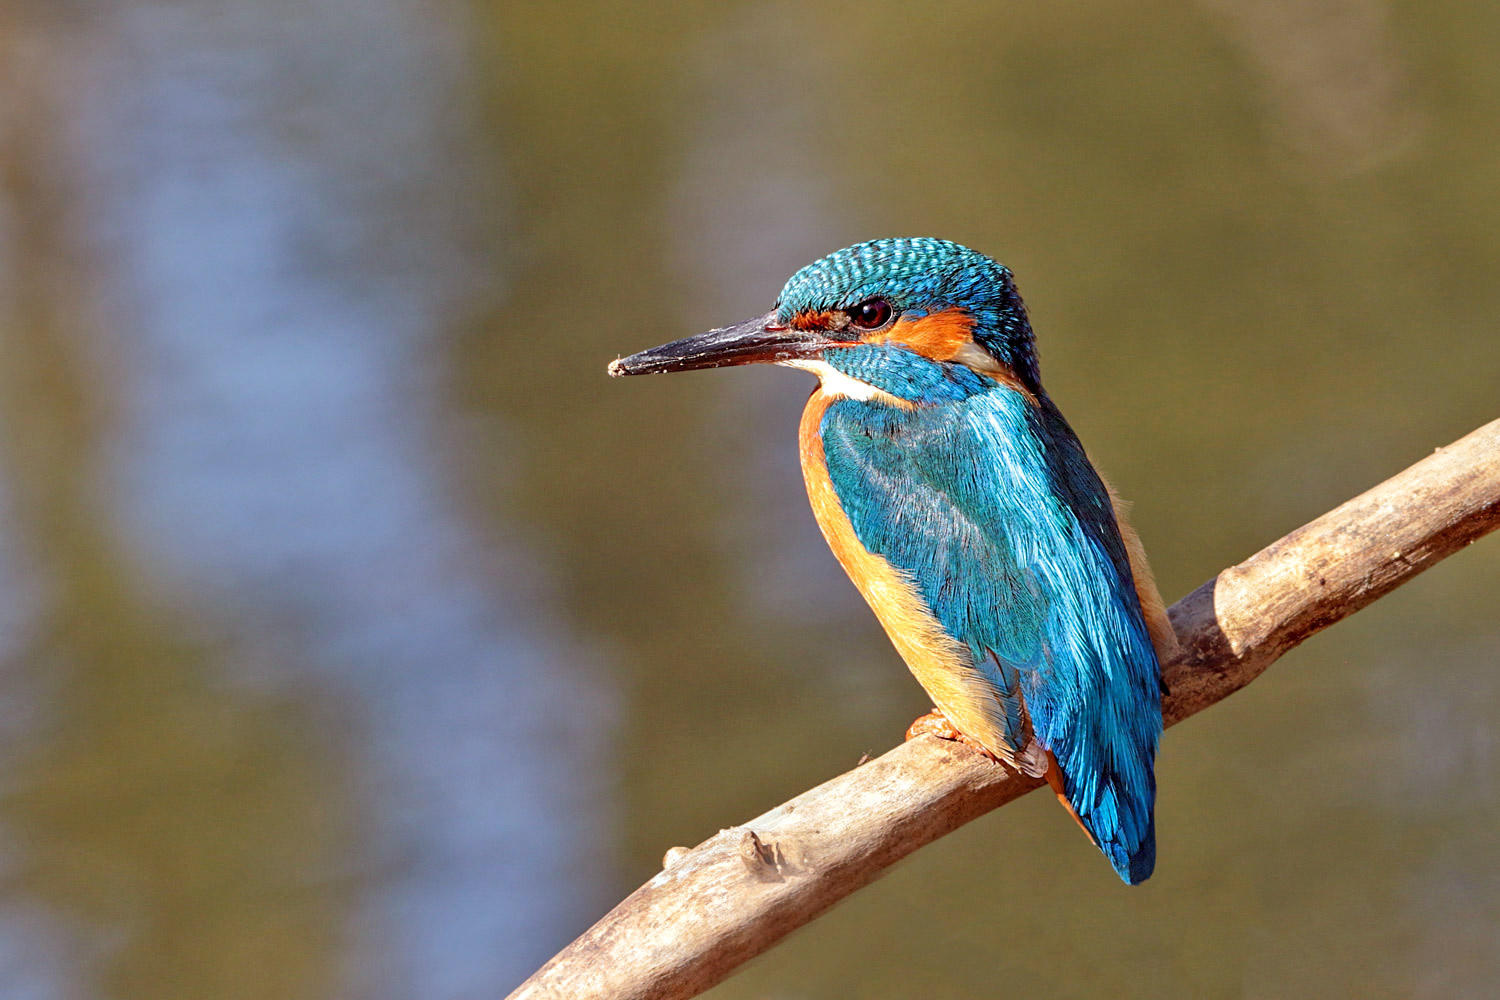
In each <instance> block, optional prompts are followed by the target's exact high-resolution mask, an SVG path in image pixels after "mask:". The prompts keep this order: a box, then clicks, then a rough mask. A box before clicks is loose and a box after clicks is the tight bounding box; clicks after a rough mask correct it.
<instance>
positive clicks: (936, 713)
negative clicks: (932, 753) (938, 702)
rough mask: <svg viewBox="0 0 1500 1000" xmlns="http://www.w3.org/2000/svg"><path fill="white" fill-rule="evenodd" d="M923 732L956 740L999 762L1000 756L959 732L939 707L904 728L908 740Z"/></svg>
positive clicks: (939, 737) (943, 738) (940, 737)
mask: <svg viewBox="0 0 1500 1000" xmlns="http://www.w3.org/2000/svg"><path fill="white" fill-rule="evenodd" d="M924 734H925V735H928V736H936V737H937V738H938V739H940V740H954V741H956V742H959V743H962V744H963V745H964V746H967V747H969V748H971V749H974V750H977V751H979V752H980V753H982V754H984V755H985V756H986V757H988V758H989V759H990V760H992V761H995V762H996V763H999V762H1000V758H999V757H996V756H995V755H994V754H992V753H990V752H989V751H988V750H986V749H985V747H984V744H982V743H980V742H979V741H978V740H976V739H974V738H973V737H972V736H965V735H964V734H963V733H962V732H960V731H959V729H958V727H957V726H955V725H954V724H953V722H952V720H950V719H949V718H948V717H947V716H946V715H944V714H943V710H942V709H940V708H934V709H933V710H932V711H930V712H928V713H927V714H926V715H924V716H922V717H921V718H919V719H917V720H916V721H914V722H913V723H912V724H911V725H910V726H908V727H907V728H906V738H907V739H908V740H914V739H916V738H917V737H918V736H922V735H924Z"/></svg>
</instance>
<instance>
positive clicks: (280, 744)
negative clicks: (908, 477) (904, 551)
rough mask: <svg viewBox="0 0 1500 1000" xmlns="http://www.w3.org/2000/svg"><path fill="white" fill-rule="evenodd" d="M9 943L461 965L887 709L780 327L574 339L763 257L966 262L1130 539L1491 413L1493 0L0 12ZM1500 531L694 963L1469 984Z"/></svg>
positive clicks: (1191, 560) (510, 942) (784, 783)
mask: <svg viewBox="0 0 1500 1000" xmlns="http://www.w3.org/2000/svg"><path fill="white" fill-rule="evenodd" d="M0 46H3V59H0V73H3V78H0V144H3V145H0V169H3V175H0V176H3V186H0V428H3V436H0V792H3V794H0V996H3V997H6V998H10V997H16V998H53V997H58V998H141V1000H145V998H151V1000H175V998H184V1000H186V998H195V1000H196V998H203V997H215V998H261V997H266V998H270V997H278V998H279V997H306V998H325V997H349V998H360V1000H364V998H371V1000H374V998H386V997H390V998H397V997H402V998H406V997H422V998H424V1000H449V998H452V1000H461V998H462V1000H469V998H481V997H499V996H502V995H504V993H505V992H507V991H508V989H509V988H510V987H513V986H514V985H515V984H516V983H518V982H519V981H520V979H521V978H523V977H524V976H525V975H526V974H528V973H529V972H530V971H531V970H532V969H533V968H535V967H536V966H537V965H538V964H540V963H541V962H542V961H543V960H545V959H546V958H547V957H548V956H549V955H551V954H552V953H553V952H554V951H556V950H557V949H558V948H559V947H561V946H562V945H563V944H564V943H565V942H566V941H568V940H569V939H570V938H571V937H572V936H574V935H575V934H577V933H578V932H579V931H581V930H582V929H583V928H584V927H586V926H587V925H588V924H589V923H591V922H592V921H593V920H594V919H595V918H596V917H597V916H598V915H600V914H601V913H603V912H604V910H605V909H606V908H607V907H608V906H609V905H611V904H612V903H613V902H615V901H616V900H618V899H619V898H620V897H621V896H623V895H624V894H625V893H626V892H627V891H628V890H629V889H630V888H632V887H633V886H635V885H636V884H638V883H639V882H641V881H643V880H644V879H646V878H648V877H649V876H650V875H651V874H652V873H653V872H654V871H655V870H656V869H657V866H658V865H659V861H660V858H661V856H662V853H663V852H664V851H665V849H666V848H668V847H671V846H673V845H676V844H693V843H696V842H698V841H699V840H702V839H703V838H705V837H707V836H709V835H711V834H713V833H714V832H715V831H717V830H718V829H719V828H720V827H723V826H728V825H731V824H734V823H737V822H741V821H743V820H745V819H747V818H749V817H751V816H753V815H755V814H756V813H758V812H760V811H762V810H764V809H766V808H768V807H770V806H771V805H774V804H775V803H777V802H780V801H782V800H783V799H785V798H788V797H790V796H791V795H793V794H795V793H797V792H800V791H802V790H803V789H805V788H807V787H809V786H811V785H812V784H814V783H816V782H818V781H820V780H823V779H825V778H827V777H830V776H832V775H834V774H836V773H838V772H840V771H842V770H845V769H847V768H848V767H850V766H851V765H853V764H854V762H855V761H856V760H857V759H858V758H859V756H860V755H861V753H864V752H870V753H878V752H880V751H882V750H884V749H886V748H888V747H889V746H891V745H892V744H893V743H894V742H896V741H897V740H898V739H899V738H900V734H901V732H902V730H903V728H904V727H905V725H906V723H907V722H909V721H910V720H911V719H912V718H913V717H914V716H915V715H917V714H920V713H921V712H923V711H925V710H926V708H927V702H926V701H925V700H924V698H923V696H922V694H921V692H920V690H919V689H918V688H917V686H916V684H915V683H914V682H913V681H912V680H911V679H910V678H909V677H908V676H907V675H906V673H905V671H904V669H903V667H902V666H901V664H900V662H899V660H898V659H897V657H896V655H895V654H894V652H893V651H892V650H891V649H890V648H889V647H888V645H887V643H886V641H885V639H884V637H883V636H882V634H881V633H880V631H879V628H878V626H877V625H876V624H875V622H874V620H873V618H872V617H871V616H870V614H869V613H868V612H867V611H866V609H865V608H864V607H863V605H862V604H861V602H860V600H859V598H858V597H857V596H856V595H855V593H854V591H853V589H852V588H851V587H850V586H849V584H848V583H847V582H846V581H845V580H844V578H843V576H842V574H841V572H840V570H839V569H838V567H837V566H836V565H835V564H834V563H833V560H832V558H831V557H830V556H829V555H828V554H827V552H826V550H825V549H824V546H823V544H822V541H821V539H820V538H819V537H818V535H817V532H816V529H815V527H814V525H813V522H812V518H811V515H810V514H809V512H808V510H807V507H806V501H805V499H804V497H803V495H802V487H801V482H800V476H799V472H798V470H797V465H796V457H795V444H794V433H795V431H794V428H795V425H796V421H797V417H798V414H799V411H800V404H801V401H802V399H803V397H804V396H805V395H806V393H807V391H808V390H809V389H810V387H811V384H810V380H809V379H808V378H807V377H806V376H804V375H801V374H798V373H793V372H787V371H780V370H770V369H753V370H743V369H739V370H732V371H722V372H715V373H706V374H701V375H693V376H680V377H674V378H670V379H641V380H632V381H629V382H610V381H608V380H607V379H606V378H605V376H604V366H605V364H606V363H607V362H608V361H609V360H610V359H612V358H614V357H616V356H618V355H620V354H623V353H628V352H630V351H633V350H637V349H640V348H643V347H647V346H650V345H653V344H656V343H659V342H662V341H665V340H668V339H672V338H675V337H678V336H682V335H685V334H687V333H691V332H696V331H698V330H701V329H706V328H708V327H710V326H715V325H719V324H720V323H723V322H727V321H731V320H738V319H742V318H744V317H747V316H750V315H753V314H756V313H759V312H761V311H764V310H765V309H766V308H768V307H769V305H770V303H771V301H772V300H773V298H774V296H775V294H776V292H777V290H778V289H779V288H780V285H781V283H782V281H783V280H784V278H785V277H786V276H787V275H788V274H790V273H791V272H792V271H793V270H795V269H796V268H797V267H799V266H800V265H802V264H804V263H807V262H808V261H810V260H812V259H813V258H815V257H817V256H820V255H821V254H824V253H827V252H829V251H832V250H834V249H837V248H839V247H841V246H844V245H846V244H849V243H852V242H855V241H857V240H861V239H868V238H872V237H876V236H897V235H931V236H942V237H946V238H950V239H955V240H958V241H960V242H963V243H966V244H968V245H971V246H974V247H976V248H979V249H982V250H984V251H986V252H989V253H991V254H993V255H994V256H996V257H998V258H1000V259H1001V260H1003V261H1005V262H1006V263H1007V264H1009V265H1010V266H1011V267H1012V268H1013V269H1014V271H1015V272H1016V274H1017V276H1018V279H1019V282H1020V285H1021V289H1022V291H1023V293H1024V294H1025V295H1026V298H1027V302H1028V304H1029V306H1030V309H1031V312H1032V317H1033V320H1034V322H1035V325H1036V327H1037V330H1038V333H1039V335H1040V339H1041V349H1042V356H1043V371H1044V376H1045V378H1046V381H1047V384H1048V386H1049V388H1050V390H1051V392H1052V394H1053V395H1054V397H1055V398H1056V399H1057V400H1058V402H1059V404H1060V405H1061V406H1062V408H1063V410H1064V411H1065V412H1066V413H1067V414H1068V415H1069V418H1070V419H1071V421H1072V422H1073V425H1074V426H1075V428H1076V429H1077V430H1078V431H1079V433H1080V435H1081V436H1082V438H1083V439H1084V441H1085V442H1086V443H1087V444H1088V446H1089V448H1090V450H1091V452H1092V454H1093V456H1094V458H1095V460H1096V461H1097V462H1098V463H1099V464H1100V466H1101V467H1102V468H1103V469H1105V470H1106V471H1107V472H1108V473H1109V474H1110V475H1111V477H1112V478H1113V479H1114V480H1115V482H1116V483H1117V485H1118V486H1119V487H1120V489H1121V491H1122V493H1123V494H1124V495H1125V496H1127V497H1128V498H1130V499H1132V500H1133V501H1135V505H1136V506H1135V521H1136V524H1137V525H1138V527H1139V528H1140V530H1141V534H1142V536H1143V537H1144V540H1145V542H1146V544H1147V547H1148V549H1149V550H1150V552H1151V553H1152V557H1153V561H1154V563H1155V566H1156V569H1157V573H1158V577H1159V579H1160V582H1161V584H1162V590H1163V593H1164V594H1165V595H1166V596H1167V598H1168V599H1169V600H1172V599H1176V598H1177V597H1180V596H1181V595H1183V594H1184V593H1186V592H1187V591H1189V590H1190V589H1191V588H1193V587H1194V586H1196V585H1197V584H1198V583H1200V582H1201V581H1203V580H1204V579H1207V578H1208V577H1210V576H1211V575H1212V574H1214V573H1215V572H1216V571H1218V570H1219V569H1220V568H1222V567H1223V566H1225V565H1228V564H1230V563H1232V562H1235V561H1238V560H1239V559H1241V558H1243V557H1245V556H1246V555H1248V554H1250V553H1251V552H1253V551H1255V550H1256V549H1258V548H1259V547H1261V546H1262V545H1264V544H1266V543H1268V542H1270V541H1271V540H1273V539H1275V538H1277V537H1279V536H1280V535H1281V534H1283V533H1284V532H1286V531H1288V530H1290V529H1292V528H1294V527H1296V526H1298V525H1300V524H1302V523H1304V522H1305V521H1307V520H1309V519H1311V518H1312V517H1314V516H1316V515H1318V514H1321V513H1322V512H1324V511H1325V510H1327V509H1328V508H1330V507H1332V506H1334V505H1335V504H1337V503H1339V502H1341V501H1342V500H1344V499H1346V498H1348V497H1349V496H1351V495H1353V494H1355V493H1357V492H1359V491H1361V490H1363V489H1365V488H1366V487H1368V486H1370V485H1372V484H1374V483H1376V482H1377V481H1379V480H1381V479H1383V478H1385V477H1387V476H1388V475H1391V474H1393V473H1395V472H1397V471H1398V470H1400V469H1401V468H1403V467H1405V466H1406V465H1408V464H1410V463H1411V462H1413V461H1415V460H1417V459H1419V458H1420V457H1422V456H1423V455H1424V454H1426V453H1428V452H1430V451H1431V449H1432V448H1434V447H1436V446H1438V445H1441V444H1444V443H1447V442H1448V441H1450V440H1452V439H1454V438H1456V437H1458V436H1461V435H1462V434H1464V433H1466V432H1467V431H1469V430H1471V429H1473V428H1474V427H1476V426H1478V425H1480V424H1482V423H1484V422H1486V421H1488V420H1491V419H1494V418H1495V417H1497V416H1500V280H1497V277H1496V275H1497V273H1500V169H1497V164H1500V60H1497V59H1496V58H1495V53H1496V52H1497V51H1500V6H1497V5H1494V4H1465V3H1457V2H1451V0H1449V2H1440V3H1436V4H1417V3H1412V2H1405V3H1383V2H1381V0H1313V2H1310V3H1298V2H1293V0H1241V2H1238V3H1230V2H1228V0H1200V2H1198V3H1175V4H1174V3H1143V4H1122V3H1101V2H1088V0H1077V2H1063V3H1055V4H1045V5H1038V4H1022V3H990V4H975V3H959V4H951V5H945V6H939V7H935V6H927V7H923V8H918V7H915V6H910V5H903V4H895V3H879V2H877V3H858V4H855V3H824V2H819V3H804V4H791V3H718V4H687V3H678V2H663V3H656V4H652V5H639V6H635V7H632V6H630V5H617V4H607V3H567V4H555V5H544V4H519V3H509V4H503V3H493V2H484V0H301V2H292V0H255V2H247V0H110V2H107V3H106V2H99V0H93V2H90V0H46V2H30V3H28V2H24V0H18V2H13V3H9V4H5V5H4V6H3V7H0ZM1497 593H1500V543H1497V542H1495V541H1494V540H1489V541H1486V542H1483V543H1481V544H1479V545H1477V546H1475V547H1474V548H1473V549H1471V550H1468V551H1466V552H1463V553H1461V554H1459V555H1458V556H1456V557H1455V558H1453V559H1452V560H1451V561H1448V562H1445V563H1443V564H1442V565H1441V566H1440V567H1438V568H1437V569H1435V570H1434V571H1433V572H1431V573H1430V574H1428V575H1426V576H1424V577H1422V578H1421V579H1419V580H1417V581H1416V582H1415V583H1413V584H1411V585H1409V586H1408V587H1406V588H1404V589H1402V590H1400V591H1399V592H1397V593H1395V594H1394V595H1392V596H1390V597H1388V598H1386V599H1384V600H1382V601H1380V602H1379V603H1378V604H1376V605H1374V606H1372V607H1371V608H1369V609H1368V610H1366V611H1364V612H1362V613H1361V614H1359V615H1358V616H1356V617H1355V618H1353V619H1351V620H1350V621H1348V622H1347V623H1345V624H1341V625H1340V626H1338V627H1337V628H1335V629H1334V630H1332V631H1331V632H1329V633H1327V634H1325V635H1323V636H1319V637H1318V638H1316V639H1314V640H1313V641H1311V642H1310V643H1309V644H1308V645H1307V646H1306V647H1305V648H1302V649H1299V650H1297V651H1295V652H1293V653H1292V654H1291V655H1289V656H1288V657H1287V658H1286V659H1285V661H1284V662H1282V663H1281V664H1279V665H1277V666H1276V668H1275V669H1274V670H1272V671H1271V672H1270V673H1269V674H1268V675H1267V676H1265V677H1264V678H1263V679H1261V680H1260V681H1259V682H1258V683H1256V684H1255V685H1254V686H1252V687H1251V688H1249V689H1248V690H1246V691H1245V692H1244V693H1242V694H1239V695H1237V696H1236V697H1235V698H1233V699H1232V700H1230V701H1229V702H1227V703H1225V704H1223V705H1221V706H1219V707H1216V708H1215V709H1213V710H1211V711H1210V712H1208V713H1206V714H1205V715H1203V716H1201V717H1199V718H1196V719H1193V720H1191V721H1190V722H1189V723H1187V724H1185V725H1183V726H1182V727H1180V728H1178V729H1175V730H1173V731H1172V732H1171V733H1170V734H1169V736H1168V737H1167V739H1166V741H1165V744H1164V748H1163V753H1162V757H1161V760H1160V766H1159V776H1160V783H1161V789H1162V791H1161V800H1160V806H1159V821H1160V831H1161V832H1160V858H1161V860H1160V864H1159V867H1158V873H1157V875H1156V876H1155V877H1154V878H1153V879H1152V880H1151V881H1150V882H1149V883H1148V884H1147V885H1146V886H1144V887H1142V888H1139V889H1133V890H1128V889H1126V888H1125V887H1123V886H1122V885H1121V884H1120V883H1119V882H1118V880H1117V879H1116V878H1115V877H1114V875H1113V874H1112V873H1111V872H1110V871H1109V869H1108V866H1107V865H1105V864H1104V863H1103V862H1102V861H1101V860H1100V858H1099V857H1098V856H1097V855H1096V854H1095V853H1094V852H1093V851H1092V849H1091V848H1090V847H1089V846H1088V844H1087V843H1086V842H1085V841H1084V839H1083V838H1082V837H1081V836H1080V835H1079V834H1078V832H1077V830H1076V829H1075V828H1074V827H1073V826H1072V823H1071V821H1070V820H1069V819H1068V818H1067V817H1066V815H1064V813H1063V811H1062V810H1060V809H1058V808H1057V807H1056V805H1055V804H1054V803H1053V802H1051V801H1050V800H1044V797H1043V796H1031V797H1029V798H1028V799H1026V800H1023V801H1021V802H1019V803H1016V804H1015V805H1013V806H1011V807H1009V808H1006V809H1003V810H1000V811H999V812H997V813H994V814H991V815H990V816H987V817H985V818H983V819H981V820H979V821H978V822H976V823H974V824H972V825H971V826H969V827H967V828H965V829H964V830H962V831H960V832H959V833H957V834H955V835H953V836H951V837H949V838H947V839H945V840H943V841H942V842H940V843H938V844H936V845H934V846H932V847H930V848H928V849H926V850H925V851H923V852H921V853H920V854H919V855H918V856H916V857H914V858H913V859H911V860H909V861H907V862H905V863H904V864H902V865H901V866H899V867H898V868H897V869H896V870H895V871H893V872H892V873H891V874H890V875H889V876H887V877H886V878H885V879H884V880H882V881H881V882H879V883H877V884H876V885H874V886H872V887H871V888H869V889H866V890H864V891H863V892H861V893H860V894H858V895H857V896H856V897H854V898H853V899H851V900H850V901H849V902H847V903H846V904H844V905H842V906H841V907H839V908H838V909H836V910H835V911H833V912H832V913H830V914H828V915H827V916H825V917H824V918H822V919H821V920H819V921H817V922H816V923H815V924H813V925H812V926H810V927H808V928H806V929H804V930H802V931H800V932H799V933H798V934H796V935H795V936H793V937H792V938H791V939H790V940H789V941H787V942H786V943H785V944H784V945H783V946H782V947H780V948H778V949H776V950H775V951H774V952H772V953H770V954H768V955H767V956H765V957H763V958H762V959H759V960H758V961H756V962H755V963H753V964H752V965H751V966H750V967H749V968H748V969H746V970H745V971H743V972H742V973H741V974H739V975H738V976H737V977H735V978H733V979H731V980H730V981H729V982H727V983H726V984H724V985H723V986H721V987H719V988H718V989H717V990H715V991H714V992H713V993H712V996H714V997H716V998H720V1000H736V998H776V1000H815V998H816V1000H837V998H905V997H912V996H917V995H929V994H931V995H943V996H954V997H1009V996H1038V997H1054V996H1055V997H1071V996H1096V995H1112V996H1120V997H1152V998H1157V997H1163V998H1164V997H1184V998H1186V997H1194V998H1196V997H1254V998H1262V997H1263V998H1281V997H1327V996H1362V997H1421V998H1428V997H1431V998H1450V997H1481V996H1492V995H1494V993H1493V991H1494V989H1495V985H1494V984H1495V983H1496V982H1500V837H1497V836H1496V830H1497V829H1500V672H1497V670H1496V666H1497V658H1500V614H1497V606H1500V604H1497V597H1496V595H1497Z"/></svg>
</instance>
